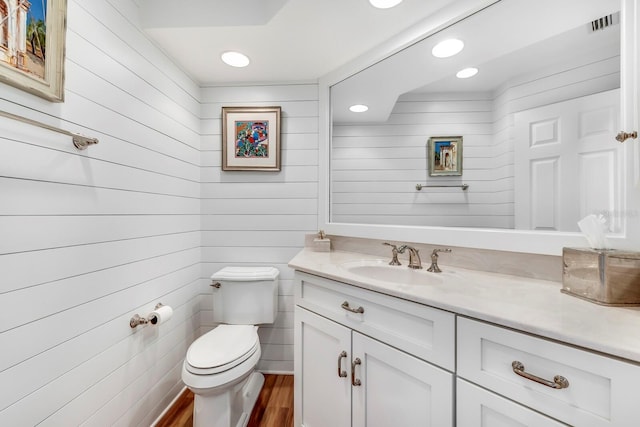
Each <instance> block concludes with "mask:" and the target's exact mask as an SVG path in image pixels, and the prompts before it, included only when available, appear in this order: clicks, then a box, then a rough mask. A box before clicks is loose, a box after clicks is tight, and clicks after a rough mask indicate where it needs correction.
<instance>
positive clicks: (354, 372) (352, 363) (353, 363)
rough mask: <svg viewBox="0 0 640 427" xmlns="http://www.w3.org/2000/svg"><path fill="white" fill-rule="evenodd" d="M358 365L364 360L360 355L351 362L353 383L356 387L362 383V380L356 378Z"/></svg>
mask: <svg viewBox="0 0 640 427" xmlns="http://www.w3.org/2000/svg"><path fill="white" fill-rule="evenodd" d="M356 365H362V360H360V358H359V357H356V359H355V360H354V361H353V362H351V385H352V386H354V387H358V386H361V385H362V381H360V380H359V379H357V378H356Z"/></svg>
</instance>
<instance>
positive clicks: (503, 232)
mask: <svg viewBox="0 0 640 427" xmlns="http://www.w3.org/2000/svg"><path fill="white" fill-rule="evenodd" d="M499 1H509V0H462V1H456V2H455V3H454V4H452V5H450V6H449V7H446V8H444V9H442V10H440V11H438V12H437V13H435V14H433V15H431V16H429V17H428V18H426V19H425V20H423V21H422V22H420V23H419V24H417V25H415V26H413V27H411V28H409V29H408V30H407V31H405V32H403V33H401V34H400V35H398V36H396V37H394V38H392V39H390V40H389V41H387V42H386V43H384V44H382V45H381V46H379V47H378V48H376V49H374V50H372V51H370V52H368V53H367V54H365V55H362V56H360V57H358V58H356V59H354V60H353V61H351V62H350V63H348V64H346V65H345V66H343V67H341V68H339V69H337V70H335V71H333V72H331V73H329V74H327V75H326V76H323V77H322V78H320V79H319V81H318V86H319V87H318V90H319V94H318V95H319V159H318V162H319V163H318V166H319V186H318V187H319V188H318V191H319V194H318V229H320V230H324V231H325V232H326V233H327V234H332V235H339V236H347V237H358V238H369V239H379V240H390V241H402V242H415V243H425V244H437V245H444V246H458V247H468V248H476V249H489V250H501V251H511V252H524V253H533V254H544V255H562V248H563V247H586V246H588V243H587V240H586V238H585V237H584V236H583V235H582V234H581V233H576V232H558V231H531V230H507V229H482V228H462V227H461V228H457V227H429V226H420V227H418V226H402V225H377V224H375V225H374V224H349V223H336V222H331V221H330V200H331V199H330V196H331V174H330V169H331V103H330V100H331V97H330V89H331V86H333V85H335V84H337V83H338V82H340V81H342V80H344V79H346V78H348V77H350V76H353V75H354V74H356V73H358V72H359V71H360V70H363V69H365V68H367V67H370V66H373V65H374V64H376V63H377V62H379V61H381V60H383V59H385V58H387V57H389V56H391V55H393V54H394V53H396V52H398V51H400V50H402V49H404V48H406V47H408V46H410V45H412V44H413V43H416V42H418V41H420V40H422V39H425V38H427V37H429V36H430V35H432V34H435V33H436V32H438V31H440V30H442V29H444V28H446V27H448V26H450V25H452V24H454V23H456V22H458V21H460V20H461V19H464V18H466V17H468V16H470V15H472V14H474V13H476V12H478V11H480V10H482V9H484V8H486V7H488V6H490V5H492V4H494V3H497V2H499ZM639 21H640V0H621V18H620V25H621V28H620V31H621V34H623V37H622V41H621V58H622V59H621V75H620V86H621V90H620V93H621V100H620V101H621V126H622V130H625V131H627V132H630V131H632V130H638V122H639V121H640V117H639V113H640V109H639V108H638V98H639V90H640V86H639V83H640V76H639V75H638V74H639V73H640V65H639V64H638V60H639V59H640V52H639V47H640V43H639V42H638V41H637V39H638V34H640V32H639ZM625 34H630V35H631V36H630V37H624V35H625ZM613 137H614V135H612V136H611V139H612V141H613V142H615V140H614V139H613ZM425 138H426V137H425ZM623 155H624V158H625V167H627V168H631V170H632V174H627V175H628V176H633V179H632V181H631V182H625V183H624V184H625V185H624V190H623V194H624V196H625V202H624V203H623V206H624V208H623V212H622V213H621V214H624V216H623V220H624V221H623V230H624V231H623V232H621V233H619V234H615V235H608V236H607V240H608V243H609V246H610V247H611V248H616V249H626V250H640V142H639V141H638V140H637V139H636V140H627V142H625V146H624V154H623Z"/></svg>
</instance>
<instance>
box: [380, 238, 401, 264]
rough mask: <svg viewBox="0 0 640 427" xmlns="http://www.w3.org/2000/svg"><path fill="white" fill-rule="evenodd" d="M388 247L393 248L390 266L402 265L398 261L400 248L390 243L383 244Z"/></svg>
mask: <svg viewBox="0 0 640 427" xmlns="http://www.w3.org/2000/svg"><path fill="white" fill-rule="evenodd" d="M382 244H383V245H386V246H391V261H389V265H402V264H400V261H398V247H397V246H396V245H393V244H391V243H388V242H384V243H382Z"/></svg>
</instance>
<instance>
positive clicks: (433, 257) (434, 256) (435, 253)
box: [427, 249, 451, 273]
mask: <svg viewBox="0 0 640 427" xmlns="http://www.w3.org/2000/svg"><path fill="white" fill-rule="evenodd" d="M438 252H451V249H434V250H433V252H431V267H429V268H427V271H430V272H432V273H442V270H440V267H438Z"/></svg>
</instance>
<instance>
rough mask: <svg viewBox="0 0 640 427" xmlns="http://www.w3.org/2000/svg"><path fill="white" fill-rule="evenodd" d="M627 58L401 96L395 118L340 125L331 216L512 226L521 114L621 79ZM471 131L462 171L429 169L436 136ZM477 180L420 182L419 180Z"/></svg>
mask: <svg viewBox="0 0 640 427" xmlns="http://www.w3.org/2000/svg"><path fill="white" fill-rule="evenodd" d="M619 72H620V57H619V56H618V55H615V54H614V55H611V57H583V58H580V59H577V60H571V61H567V62H565V63H561V64H556V65H555V66H552V67H551V66H550V67H546V68H545V69H543V70H537V71H535V72H531V73H530V74H527V75H524V76H521V77H519V78H518V79H514V80H512V81H510V82H508V83H506V84H505V85H503V86H502V87H500V88H498V89H497V90H496V91H495V92H494V93H479V92H470V93H450V94H447V93H442V94H435V95H434V94H430V95H427V94H411V95H404V96H401V97H400V98H399V100H398V102H397V103H396V105H395V107H394V109H393V111H392V113H391V116H390V118H389V120H388V121H387V122H385V123H381V124H375V125H353V124H339V125H335V126H334V128H333V148H332V150H333V151H332V152H333V154H332V161H331V163H332V182H333V193H332V209H331V211H332V218H333V220H334V221H338V222H347V223H372V224H404V225H440V226H462V227H464V226H468V227H491V228H513V227H514V218H513V213H514V206H513V199H514V195H513V185H514V182H513V174H514V170H513V134H512V132H513V129H512V128H513V113H515V112H517V111H522V110H526V109H529V108H534V107H538V106H540V105H546V104H550V103H554V102H560V101H563V100H567V99H572V98H576V97H579V96H585V95H590V94H593V93H598V92H601V91H605V90H609V89H614V88H617V87H619V85H620V78H619ZM456 135H462V136H463V138H464V149H463V153H464V162H463V165H464V166H463V175H462V177H429V176H428V172H427V158H426V145H427V140H428V139H429V137H430V136H456ZM417 183H422V184H426V183H429V184H437V185H440V184H443V185H453V184H460V183H466V184H469V189H468V190H467V191H466V192H462V191H461V190H460V189H458V188H455V189H439V188H436V189H423V190H422V191H416V190H415V184H417Z"/></svg>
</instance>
